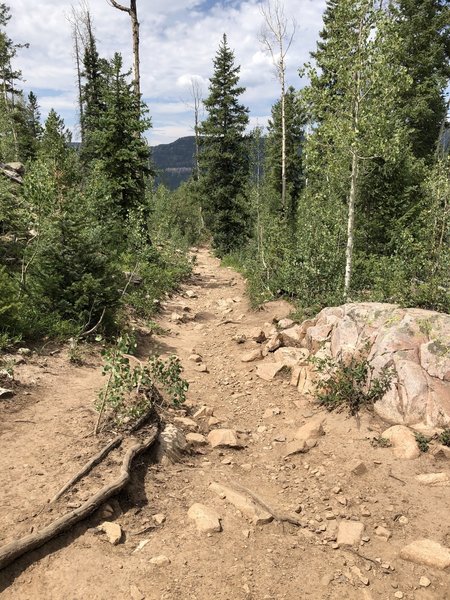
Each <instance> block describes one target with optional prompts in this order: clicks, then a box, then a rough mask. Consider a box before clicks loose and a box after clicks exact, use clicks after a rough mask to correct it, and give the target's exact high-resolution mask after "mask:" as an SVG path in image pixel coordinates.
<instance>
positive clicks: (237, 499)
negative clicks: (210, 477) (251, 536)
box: [209, 483, 273, 525]
mask: <svg viewBox="0 0 450 600" xmlns="http://www.w3.org/2000/svg"><path fill="white" fill-rule="evenodd" d="M209 489H210V490H211V491H212V492H214V493H215V494H217V495H218V496H219V498H222V499H226V500H227V501H228V502H230V503H231V504H233V506H235V507H236V508H237V509H238V510H240V511H241V512H242V513H243V514H244V515H245V516H246V517H248V518H249V519H251V520H252V521H253V523H255V524H256V525H264V524H265V523H270V522H271V521H273V517H272V515H271V514H270V513H269V512H267V511H265V510H264V509H262V508H261V507H260V506H258V505H257V504H256V503H255V502H253V500H252V499H251V498H249V497H248V496H246V495H244V494H242V493H240V492H237V491H235V490H233V489H231V488H229V487H227V486H224V485H220V484H219V483H211V485H210V486H209Z"/></svg>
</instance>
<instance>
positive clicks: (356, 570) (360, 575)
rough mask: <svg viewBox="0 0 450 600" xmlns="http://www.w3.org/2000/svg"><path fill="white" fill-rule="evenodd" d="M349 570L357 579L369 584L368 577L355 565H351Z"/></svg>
mask: <svg viewBox="0 0 450 600" xmlns="http://www.w3.org/2000/svg"><path fill="white" fill-rule="evenodd" d="M350 571H351V572H352V573H353V575H355V577H357V578H358V579H359V581H360V582H361V583H362V584H363V585H369V583H370V581H369V578H368V577H366V576H365V575H363V573H362V571H361V569H359V568H358V567H357V566H356V565H353V566H352V567H350Z"/></svg>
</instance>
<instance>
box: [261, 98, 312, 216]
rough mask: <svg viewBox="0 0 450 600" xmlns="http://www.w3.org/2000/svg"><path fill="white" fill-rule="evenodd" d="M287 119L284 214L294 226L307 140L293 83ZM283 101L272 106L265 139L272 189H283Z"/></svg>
mask: <svg viewBox="0 0 450 600" xmlns="http://www.w3.org/2000/svg"><path fill="white" fill-rule="evenodd" d="M284 105H285V119H286V191H287V202H286V209H285V215H284V217H285V218H287V221H288V223H289V224H291V225H295V220H296V211H297V203H298V199H299V197H300V193H301V191H302V189H303V183H304V178H303V165H302V144H303V140H304V128H305V117H304V115H303V111H302V108H301V104H300V99H299V98H298V95H297V93H296V91H295V89H294V88H293V87H292V86H291V87H289V88H288V90H287V92H286V94H285V102H284ZM281 137H282V127H281V101H280V100H278V101H277V102H276V103H275V104H274V106H273V107H272V118H271V119H270V120H269V124H268V136H267V142H266V153H267V161H266V165H267V179H268V182H269V184H270V185H271V186H272V188H273V189H274V190H275V191H276V192H277V193H278V194H281V192H282V181H281Z"/></svg>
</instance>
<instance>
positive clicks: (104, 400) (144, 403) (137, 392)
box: [96, 335, 188, 426]
mask: <svg viewBox="0 0 450 600" xmlns="http://www.w3.org/2000/svg"><path fill="white" fill-rule="evenodd" d="M134 348H135V343H133V342H132V340H131V338H130V337H129V336H127V335H124V336H121V337H119V338H118V339H117V342H116V344H115V345H114V346H112V347H111V348H107V349H106V350H104V351H103V357H104V361H105V364H104V367H103V375H108V382H107V384H106V385H105V386H104V387H103V389H102V390H100V392H99V396H98V401H97V403H96V408H97V409H98V410H101V411H103V410H104V409H105V408H106V410H108V411H109V412H110V415H111V417H112V419H113V421H114V422H115V423H116V424H117V425H119V426H120V425H124V424H126V423H129V422H130V420H132V421H135V420H137V419H139V418H140V417H142V416H143V415H145V414H146V413H147V412H148V411H149V410H150V408H151V407H152V403H153V402H154V401H155V400H156V399H158V398H160V396H159V394H158V392H157V391H156V388H155V384H156V382H158V383H160V384H161V385H162V387H163V388H164V389H165V391H166V392H167V394H168V395H169V399H170V401H171V402H172V403H173V404H174V405H175V406H179V405H180V404H182V403H183V402H184V401H185V399H186V392H187V390H188V383H187V382H186V381H185V380H183V379H182V378H181V373H182V370H183V369H182V366H181V364H180V362H179V360H178V358H177V357H175V356H170V357H169V358H168V360H167V361H166V362H164V361H163V360H161V359H160V358H157V357H152V358H151V359H149V361H148V362H147V363H146V364H143V363H141V362H140V361H138V360H137V359H134V358H133V357H132V356H130V355H129V354H128V353H129V352H130V350H133V349H134ZM131 362H135V363H137V364H135V365H134V366H131Z"/></svg>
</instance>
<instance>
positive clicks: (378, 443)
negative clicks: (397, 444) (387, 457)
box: [370, 435, 392, 448]
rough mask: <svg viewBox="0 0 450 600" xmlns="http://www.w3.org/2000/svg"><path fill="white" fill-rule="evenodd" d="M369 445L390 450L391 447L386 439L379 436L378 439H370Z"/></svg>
mask: <svg viewBox="0 0 450 600" xmlns="http://www.w3.org/2000/svg"><path fill="white" fill-rule="evenodd" d="M370 444H371V445H372V446H373V447H374V448H390V446H391V445H392V444H391V442H390V441H389V440H388V439H387V438H384V437H383V436H381V435H379V436H378V437H374V438H372V439H371V440H370Z"/></svg>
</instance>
